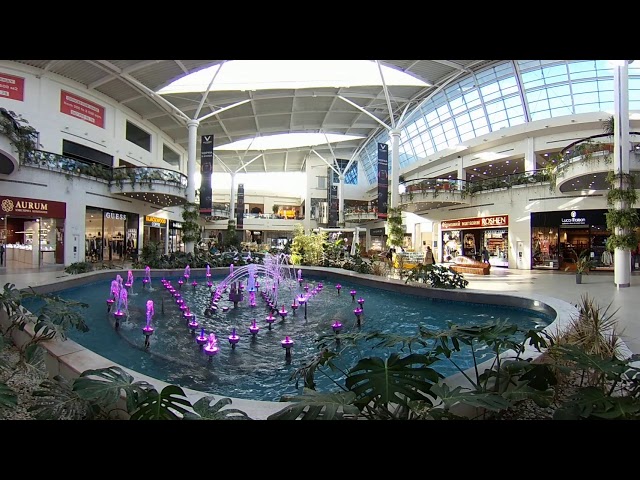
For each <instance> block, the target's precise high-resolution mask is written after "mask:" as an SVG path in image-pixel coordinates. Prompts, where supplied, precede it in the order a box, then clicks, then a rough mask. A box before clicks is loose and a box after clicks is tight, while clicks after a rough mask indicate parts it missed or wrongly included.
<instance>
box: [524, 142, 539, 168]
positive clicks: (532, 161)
mask: <svg viewBox="0 0 640 480" xmlns="http://www.w3.org/2000/svg"><path fill="white" fill-rule="evenodd" d="M535 169H536V153H535V151H534V148H533V138H531V137H529V138H527V145H526V147H525V151H524V171H525V172H532V171H533V170H535Z"/></svg>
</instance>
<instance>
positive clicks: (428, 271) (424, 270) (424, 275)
mask: <svg viewBox="0 0 640 480" xmlns="http://www.w3.org/2000/svg"><path fill="white" fill-rule="evenodd" d="M409 282H418V283H420V282H422V283H428V284H429V285H430V286H432V287H434V288H449V289H451V288H466V286H467V285H469V281H468V280H465V278H464V277H463V276H462V274H460V273H458V272H455V271H453V270H451V268H449V267H447V266H444V265H437V264H431V265H423V264H419V265H416V266H415V267H413V268H412V269H411V270H410V271H409V275H408V276H407V278H406V280H405V282H404V283H409Z"/></svg>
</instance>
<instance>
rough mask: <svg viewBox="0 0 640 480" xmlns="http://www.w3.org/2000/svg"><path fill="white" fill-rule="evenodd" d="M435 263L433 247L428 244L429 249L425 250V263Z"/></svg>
mask: <svg viewBox="0 0 640 480" xmlns="http://www.w3.org/2000/svg"><path fill="white" fill-rule="evenodd" d="M434 263H435V261H434V259H433V251H431V247H430V246H427V249H426V250H425V252H424V264H425V265H433V264H434Z"/></svg>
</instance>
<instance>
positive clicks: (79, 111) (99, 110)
mask: <svg viewBox="0 0 640 480" xmlns="http://www.w3.org/2000/svg"><path fill="white" fill-rule="evenodd" d="M60 111H61V112H62V113H66V114H67V115H71V116H72V117H75V118H79V119H80V120H84V121H85V122H87V123H90V124H91V125H95V126H96V127H101V128H104V107H103V106H100V105H98V104H97V103H94V102H92V101H91V100H87V99H86V98H82V97H79V96H77V95H74V94H73V93H69V92H65V91H64V90H61V91H60Z"/></svg>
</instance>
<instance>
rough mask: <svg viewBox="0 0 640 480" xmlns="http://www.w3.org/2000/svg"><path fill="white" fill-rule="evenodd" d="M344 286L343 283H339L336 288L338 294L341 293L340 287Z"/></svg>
mask: <svg viewBox="0 0 640 480" xmlns="http://www.w3.org/2000/svg"><path fill="white" fill-rule="evenodd" d="M341 288H342V285H340V284H339V283H338V284H337V285H336V290H337V291H338V295H340V289H341Z"/></svg>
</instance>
